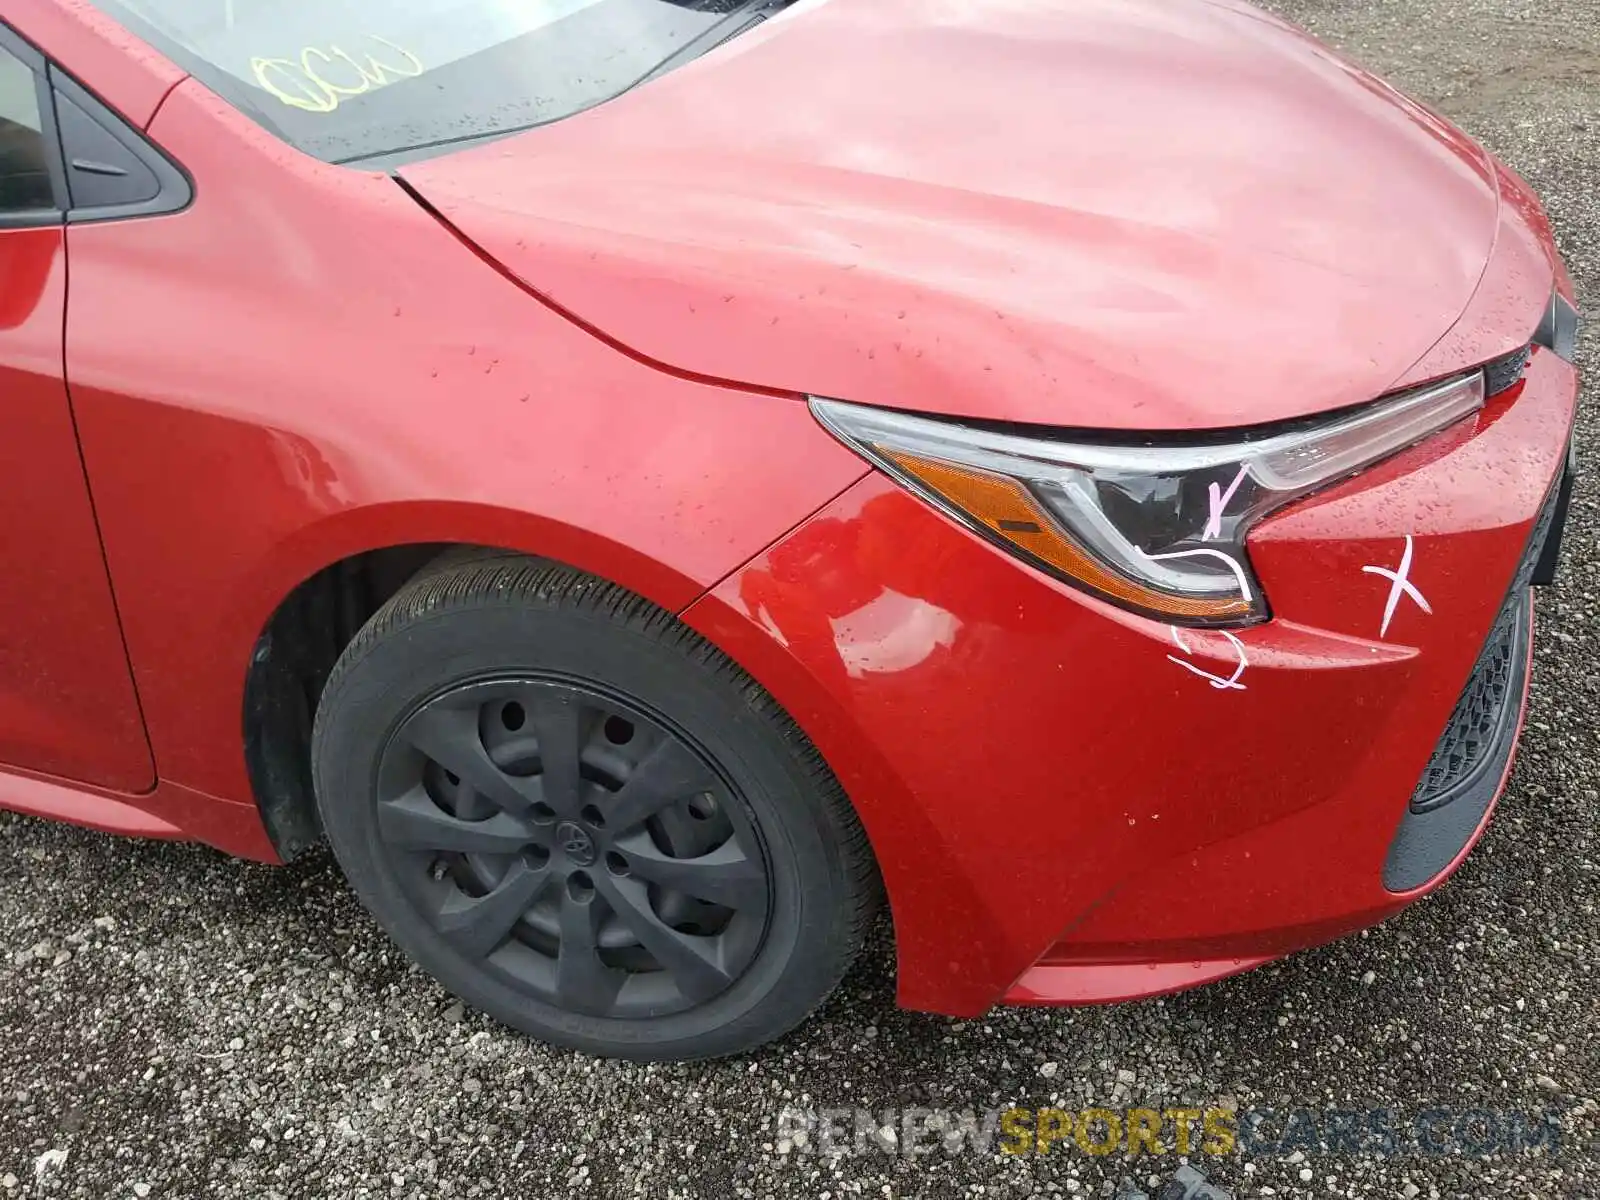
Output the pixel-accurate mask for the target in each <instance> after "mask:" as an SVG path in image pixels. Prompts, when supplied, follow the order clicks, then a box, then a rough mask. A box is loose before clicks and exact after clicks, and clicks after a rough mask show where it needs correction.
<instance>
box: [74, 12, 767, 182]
mask: <svg viewBox="0 0 1600 1200" xmlns="http://www.w3.org/2000/svg"><path fill="white" fill-rule="evenodd" d="M92 3H94V4H95V5H96V7H99V8H101V9H103V10H104V11H106V12H107V13H109V14H110V15H111V16H113V17H115V18H116V19H118V20H119V21H121V22H123V23H124V24H126V25H127V26H129V27H130V28H131V29H133V31H134V32H136V33H138V34H140V35H141V36H143V37H145V38H146V39H147V40H148V41H150V42H151V43H152V44H154V45H156V46H157V47H158V48H159V49H161V50H162V51H163V52H165V53H166V54H167V55H169V56H170V57H172V58H173V59H174V60H175V61H176V62H177V63H178V65H179V66H181V67H182V68H183V69H185V70H187V71H189V72H191V73H192V74H194V75H195V76H196V77H197V78H199V79H200V80H201V81H202V82H204V83H206V84H207V85H209V86H210V87H212V88H214V89H216V90H217V91H219V92H221V93H222V94H223V95H224V96H225V97H226V98H227V99H228V100H229V101H231V102H232V103H234V104H235V105H237V106H238V107H240V108H241V109H243V110H244V111H246V112H248V113H249V114H250V115H251V116H253V117H255V118H256V119H257V120H259V121H260V122H261V123H262V124H264V125H266V126H267V127H268V128H270V129H272V130H273V131H274V132H275V133H277V134H278V135H279V136H281V137H283V138H285V139H286V140H288V141H290V142H293V143H294V144H295V145H296V146H298V147H300V148H301V149H302V150H305V151H306V152H307V153H309V154H314V155H316V156H317V157H318V158H322V159H325V160H327V161H329V162H353V161H356V160H358V159H368V158H377V157H382V156H388V155H406V154H413V153H415V152H419V151H427V150H430V149H434V148H438V147H442V146H451V145H454V144H456V143H458V142H462V141H466V140H470V139H474V138H482V137H486V136H492V135H496V134H503V133H509V132H512V131H515V130H518V129H526V128H528V127H529V126H532V125H540V124H544V123H546V122H549V121H555V120H559V119H561V118H562V117H566V116H570V115H571V114H573V113H575V112H579V111H581V110H582V109H585V108H589V107H591V106H593V105H595V104H598V103H600V102H601V101H603V100H606V99H609V98H611V97H612V96H615V95H617V94H619V93H620V92H623V91H626V90H627V89H628V88H629V87H631V86H633V85H634V84H637V83H639V82H642V81H643V80H644V79H646V78H648V77H649V76H650V75H652V74H653V73H654V72H655V71H657V70H658V69H661V68H663V67H664V66H673V65H677V63H678V62H679V61H680V60H682V59H688V58H692V57H694V56H695V55H696V54H698V53H700V52H703V51H704V50H707V49H710V48H711V47H712V46H714V45H716V44H717V43H718V42H720V41H722V40H724V39H725V38H726V37H728V36H731V34H733V33H736V32H738V31H739V29H740V28H742V27H743V26H744V25H745V24H749V23H754V22H755V21H757V20H760V19H761V17H762V16H763V15H764V14H765V13H766V12H767V11H770V7H781V5H782V3H783V0H774V3H773V4H771V5H770V7H769V5H767V4H765V3H759V2H757V3H752V2H750V0H92ZM713 27H715V28H716V31H715V33H712V30H713Z"/></svg>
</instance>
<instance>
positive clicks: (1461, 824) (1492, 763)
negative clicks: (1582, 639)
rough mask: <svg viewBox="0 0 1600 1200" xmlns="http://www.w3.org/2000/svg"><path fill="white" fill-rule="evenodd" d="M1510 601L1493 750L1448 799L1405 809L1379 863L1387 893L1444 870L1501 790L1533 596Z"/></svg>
mask: <svg viewBox="0 0 1600 1200" xmlns="http://www.w3.org/2000/svg"><path fill="white" fill-rule="evenodd" d="M1511 603H1512V604H1514V605H1515V606H1516V612H1515V613H1514V615H1513V620H1512V645H1511V666H1512V671H1513V674H1512V677H1511V680H1510V681H1509V683H1508V685H1507V687H1506V703H1505V705H1504V706H1503V707H1502V708H1501V710H1500V720H1499V723H1498V725H1497V726H1496V728H1495V733H1494V747H1493V749H1492V750H1491V751H1490V752H1489V753H1488V754H1486V755H1485V756H1484V760H1483V762H1482V764H1481V765H1480V769H1477V770H1475V771H1474V772H1473V773H1472V775H1471V777H1470V778H1469V779H1468V780H1467V781H1466V782H1465V783H1464V784H1463V785H1462V786H1461V787H1460V788H1459V789H1458V790H1456V792H1455V794H1453V795H1451V796H1450V797H1448V799H1447V800H1445V801H1442V802H1440V803H1438V804H1437V805H1435V806H1433V807H1429V808H1427V809H1424V810H1422V811H1420V812H1419V811H1418V810H1417V809H1415V808H1411V807H1408V808H1407V809H1406V813H1405V816H1404V817H1402V818H1401V820H1400V828H1399V829H1398V830H1397V831H1396V832H1395V835H1394V841H1393V842H1391V843H1390V844H1389V855H1388V857H1387V859H1385V861H1384V864H1383V886H1384V887H1385V888H1386V889H1387V890H1389V891H1391V892H1409V891H1411V890H1412V889H1413V888H1419V887H1421V886H1422V885H1423V884H1425V883H1427V882H1428V881H1429V880H1431V879H1433V878H1434V877H1435V876H1437V875H1438V874H1439V873H1440V872H1442V871H1443V870H1444V869H1445V868H1446V867H1448V866H1449V865H1450V863H1451V862H1452V861H1453V860H1454V859H1455V857H1456V855H1458V854H1460V853H1461V851H1462V848H1463V847H1465V846H1466V844H1467V842H1468V841H1469V840H1471V838H1472V834H1473V831H1474V830H1476V829H1477V828H1478V825H1479V824H1480V823H1481V822H1482V821H1483V814H1484V813H1486V812H1488V811H1489V806H1490V805H1491V804H1492V803H1494V798H1495V795H1496V794H1497V793H1498V792H1499V790H1500V781H1501V779H1502V778H1503V777H1504V776H1505V769H1506V764H1507V763H1508V762H1510V760H1511V753H1512V751H1513V750H1514V749H1515V747H1516V744H1517V730H1518V728H1519V727H1520V725H1521V723H1522V722H1521V717H1522V698H1523V696H1524V694H1525V693H1526V692H1527V680H1528V655H1529V653H1530V651H1531V649H1532V640H1533V634H1532V620H1533V593H1532V592H1530V591H1528V589H1527V588H1522V589H1520V591H1519V593H1518V594H1517V595H1516V596H1514V597H1513V598H1512V601H1511Z"/></svg>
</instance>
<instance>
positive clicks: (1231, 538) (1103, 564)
mask: <svg viewBox="0 0 1600 1200" xmlns="http://www.w3.org/2000/svg"><path fill="white" fill-rule="evenodd" d="M1483 399H1484V380H1483V373H1482V372H1481V371H1474V372H1472V373H1471V374H1470V375H1462V376H1459V377H1457V378H1453V379H1449V380H1446V381H1445V382H1443V383H1438V384H1432V385H1429V386H1427V387H1424V388H1419V389H1417V390H1415V391H1412V392H1406V393H1403V394H1401V395H1398V396H1394V397H1391V398H1390V399H1388V400H1385V401H1381V402H1379V403H1377V404H1373V405H1370V406H1368V407H1366V408H1363V409H1360V410H1357V411H1355V412H1352V413H1349V414H1347V415H1344V416H1340V417H1335V418H1332V419H1329V420H1322V421H1316V422H1301V423H1298V424H1297V425H1296V426H1295V427H1293V428H1290V429H1285V430H1282V431H1278V432H1274V431H1270V430H1269V431H1267V432H1264V433H1252V434H1244V435H1238V436H1236V437H1232V438H1231V439H1229V440H1218V439H1215V438H1195V439H1193V440H1191V441H1188V442H1186V443H1182V444H1171V445H1149V444H1144V445H1140V444H1134V443H1132V442H1128V441H1124V442H1121V443H1118V442H1114V441H1100V440H1081V439H1077V440H1075V439H1071V438H1068V437H1065V436H1063V437H1062V438H1055V437H1049V436H1023V435H1018V434H1015V433H1008V432H1001V431H997V430H992V429H988V428H982V427H977V426H972V425H964V424H961V423H960V422H957V421H949V420H937V419H933V418H928V417H918V416H912V415H910V414H907V413H901V412H895V411H892V410H888V409H881V408H866V407H863V406H861V405H856V404H846V403H843V402H841V401H837V400H822V399H815V398H814V399H813V400H812V401H811V408H812V411H813V412H815V413H816V415H817V418H818V419H819V420H820V421H821V422H822V423H823V424H824V425H825V426H827V427H828V428H829V429H830V430H832V431H833V433H834V434H835V435H836V436H838V437H839V438H840V439H842V440H843V441H844V442H846V443H847V444H848V445H850V446H852V447H854V448H855V449H857V450H859V451H860V452H862V453H863V454H865V455H866V456H867V457H868V458H870V459H872V460H873V461H874V462H876V463H877V464H878V465H879V466H880V467H882V468H883V469H884V470H885V471H887V472H888V473H889V474H890V475H892V476H894V477H895V478H896V479H897V480H899V481H900V482H901V483H903V484H904V485H905V486H907V487H909V488H910V489H911V490H913V491H915V492H917V493H918V494H919V495H921V496H923V497H925V498H926V499H927V500H929V501H930V502H931V503H933V504H935V505H937V506H938V507H939V508H941V509H943V510H944V511H945V512H947V513H949V514H950V515H951V516H952V517H954V518H955V519H956V520H958V521H960V522H961V523H962V524H964V525H966V526H967V527H968V528H970V529H973V530H974V531H976V532H977V533H979V534H982V535H983V536H984V537H986V538H988V539H989V540H990V541H992V542H995V543H997V544H999V545H1001V546H1003V547H1004V548H1005V549H1007V550H1009V551H1011V552H1012V553H1014V554H1016V555H1018V556H1019V557H1021V558H1023V559H1025V560H1026V561H1028V562H1029V563H1031V564H1033V565H1034V566H1036V567H1038V568H1040V569H1042V570H1044V571H1047V572H1049V573H1050V574H1053V575H1055V576H1057V577H1059V578H1061V579H1064V580H1066V581H1067V582H1069V583H1071V584H1073V585H1074V586H1077V587H1080V588H1083V589H1084V590H1085V591H1088V592H1092V593H1093V594H1095V595H1097V596H1100V597H1102V598H1104V599H1106V600H1110V601H1111V602H1113V603H1115V604H1119V605H1121V606H1122V607H1124V608H1128V609H1132V610H1134V611H1135V612H1140V613H1144V614H1146V615H1148V616H1152V617H1157V618H1159V619H1161V620H1163V621H1168V622H1171V623H1173V624H1178V625H1204V626H1219V625H1247V624H1250V623H1252V622H1255V621H1260V620H1264V619H1265V618H1266V616H1267V607H1266V602H1265V599H1264V598H1263V596H1262V594H1261V588H1260V585H1259V584H1258V583H1257V582H1256V578H1255V574H1254V572H1253V571H1252V570H1251V568H1250V560H1249V557H1248V555H1247V554H1246V552H1245V546H1244V540H1245V535H1246V534H1247V533H1248V532H1249V530H1250V528H1251V527H1252V526H1253V525H1254V524H1255V523H1256V522H1257V521H1259V520H1260V519H1261V518H1262V517H1263V516H1265V515H1266V514H1267V513H1269V512H1271V511H1272V510H1273V509H1275V508H1279V507H1281V506H1282V505H1284V504H1287V503H1289V502H1290V501H1292V500H1296V499H1298V498H1300V497H1301V496H1304V495H1306V494H1307V493H1309V492H1312V491H1315V490H1316V489H1318V488H1321V487H1324V486H1326V485H1327V484H1329V483H1332V482H1334V481H1336V480H1339V479H1342V478H1344V477H1346V476H1348V475H1351V474H1353V473H1354V472H1356V471H1359V470H1361V469H1362V468H1363V467H1368V466H1371V465H1372V464H1373V463H1375V462H1378V461H1380V460H1381V459H1384V458H1387V457H1389V456H1390V455H1392V454H1395V453H1397V452H1398V451H1400V450H1403V449H1405V448H1406V447H1408V446H1411V445H1414V444H1415V443H1417V442H1418V441H1420V440H1422V439H1423V438H1425V437H1427V436H1428V435H1429V434H1432V433H1435V432H1437V431H1438V430H1440V429H1443V428H1444V427H1445V426H1447V425H1450V424H1452V423H1453V422H1455V421H1457V420H1459V419H1461V418H1462V417H1464V416H1467V415H1468V414H1469V413H1472V412H1474V411H1476V410H1477V409H1479V408H1481V407H1482V405H1483Z"/></svg>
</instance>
